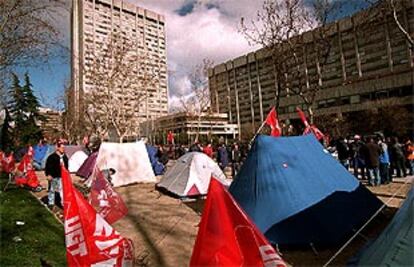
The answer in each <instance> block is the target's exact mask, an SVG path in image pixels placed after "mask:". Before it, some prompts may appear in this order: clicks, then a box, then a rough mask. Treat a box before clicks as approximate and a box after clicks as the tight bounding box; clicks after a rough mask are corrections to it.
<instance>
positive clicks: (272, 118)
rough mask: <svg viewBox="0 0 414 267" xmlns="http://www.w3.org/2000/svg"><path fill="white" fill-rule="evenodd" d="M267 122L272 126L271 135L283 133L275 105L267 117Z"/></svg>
mask: <svg viewBox="0 0 414 267" xmlns="http://www.w3.org/2000/svg"><path fill="white" fill-rule="evenodd" d="M265 122H266V124H267V125H269V126H270V128H272V132H271V133H270V135H271V136H275V137H277V136H281V135H282V128H281V127H280V125H279V120H278V119H277V113H276V109H275V107H273V108H272V109H271V110H270V112H269V114H267V117H266V121H265Z"/></svg>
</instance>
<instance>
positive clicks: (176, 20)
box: [130, 0, 262, 107]
mask: <svg viewBox="0 0 414 267" xmlns="http://www.w3.org/2000/svg"><path fill="white" fill-rule="evenodd" d="M130 1H131V2H133V3H135V4H137V5H138V6H141V7H144V8H147V9H150V10H153V11H155V12H157V13H160V14H162V15H164V16H165V21H166V34H167V61H168V69H169V72H170V74H169V76H170V81H169V87H170V88H169V90H170V93H169V97H170V99H169V103H170V107H172V106H174V104H175V103H177V99H178V95H182V94H183V93H184V94H186V93H189V92H190V88H189V79H188V74H189V73H190V72H191V70H192V69H193V67H194V66H195V65H197V64H200V63H201V62H202V60H203V59H205V58H208V59H211V60H213V61H214V62H215V64H219V63H222V62H225V61H227V60H230V59H232V58H235V57H238V56H241V55H243V54H246V53H247V52H250V51H254V50H256V49H257V48H258V47H251V46H249V44H248V43H247V41H246V40H245V38H244V36H243V35H242V34H241V33H239V32H238V26H239V23H240V18H241V17H242V16H243V17H246V18H247V19H250V18H253V16H254V14H255V13H256V11H257V10H258V9H259V8H260V7H261V5H262V1H249V0H198V1H194V0H193V1H191V0H190V1H188V0H187V1H185V0H174V1H170V0H159V1H154V0H130ZM192 3H194V5H193V6H192V10H191V12H190V13H188V14H187V15H185V16H180V15H179V14H178V13H177V12H176V11H177V10H180V8H181V7H182V6H183V5H186V4H190V5H191V4H192Z"/></svg>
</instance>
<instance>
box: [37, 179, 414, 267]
mask: <svg viewBox="0 0 414 267" xmlns="http://www.w3.org/2000/svg"><path fill="white" fill-rule="evenodd" d="M38 176H39V179H40V180H41V183H42V185H43V186H46V183H47V182H46V179H45V177H44V175H43V173H42V172H39V173H38ZM159 178H160V177H159ZM72 179H73V181H74V182H75V183H79V181H80V179H79V178H78V177H76V176H74V175H73V176H72ZM405 181H406V179H394V181H393V183H391V184H389V185H382V186H380V187H369V189H370V190H371V191H372V192H374V193H375V194H376V195H377V196H378V197H379V198H380V199H381V200H382V201H383V202H387V201H388V200H389V199H390V198H391V197H392V196H393V195H394V193H395V192H397V191H398V193H397V194H396V197H395V198H394V199H393V200H392V201H390V202H389V203H387V207H386V208H385V209H384V210H383V211H382V212H381V213H380V214H379V215H378V216H377V217H376V218H375V219H374V220H373V221H372V222H371V223H370V224H369V225H368V226H367V228H366V229H364V230H363V231H362V232H361V234H360V235H358V236H357V237H356V238H355V239H354V240H353V241H352V242H351V243H350V244H349V245H348V246H347V247H346V249H345V250H344V251H343V252H342V253H341V254H340V255H339V256H338V257H337V258H336V259H335V260H334V261H333V262H332V263H331V265H330V266H345V264H346V262H347V261H348V260H349V259H350V258H351V257H352V256H353V255H355V253H356V252H357V251H358V250H359V249H360V248H361V247H362V246H363V245H364V244H365V243H366V241H367V240H369V239H372V238H375V237H376V236H378V234H379V233H380V232H381V231H382V230H383V229H384V227H386V225H387V224H388V223H389V221H390V220H391V219H392V217H393V215H394V214H395V212H396V210H397V209H398V207H399V206H400V204H401V203H402V202H403V201H404V199H405V196H406V194H407V192H408V190H409V188H410V183H411V182H412V177H410V178H407V181H410V182H409V183H405ZM363 183H366V182H365V181H363ZM116 191H117V192H119V193H120V194H121V195H122V197H123V199H124V201H125V203H126V205H127V206H128V209H129V212H128V215H127V216H126V217H124V218H123V219H121V220H119V221H118V222H116V223H115V224H114V227H115V228H116V230H118V231H119V232H120V233H122V235H123V236H124V237H128V238H131V239H132V240H133V242H134V246H135V258H136V261H135V265H136V266H171V267H177V266H188V263H189V261H190V257H191V253H192V248H193V245H194V242H195V238H196V235H197V231H198V223H199V221H200V214H201V211H202V207H203V204H204V201H203V200H197V201H193V202H182V201H180V200H178V199H175V198H172V197H170V196H166V195H163V194H161V193H159V192H158V191H157V190H155V184H135V185H129V186H125V187H119V188H116ZM46 194H47V192H46V191H42V192H40V193H36V196H37V197H38V198H41V197H44V196H45V195H46ZM59 213H61V211H60V212H58V215H59ZM57 217H59V216H57ZM340 247H341V246H338V247H335V248H330V249H321V248H317V247H316V248H311V247H308V248H302V249H288V248H282V247H281V248H279V249H280V252H281V253H282V257H283V258H284V259H285V261H286V262H287V263H288V264H289V265H292V266H322V265H323V264H325V263H326V262H327V261H328V260H329V259H330V258H331V257H332V256H333V255H334V254H335V253H336V252H337V250H338V249H339V248H340Z"/></svg>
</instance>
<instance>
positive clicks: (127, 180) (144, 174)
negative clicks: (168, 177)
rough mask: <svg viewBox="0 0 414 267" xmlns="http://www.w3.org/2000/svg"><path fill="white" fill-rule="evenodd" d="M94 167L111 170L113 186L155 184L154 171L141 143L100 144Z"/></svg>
mask: <svg viewBox="0 0 414 267" xmlns="http://www.w3.org/2000/svg"><path fill="white" fill-rule="evenodd" d="M96 167H97V168H99V169H100V170H104V169H109V168H113V169H114V170H115V171H116V173H115V174H114V175H112V183H113V184H114V186H122V185H127V184H131V183H142V182H144V183H146V182H156V181H157V180H156V178H155V175H154V171H153V170H152V167H151V163H150V160H149V157H148V153H147V150H146V148H145V144H144V142H143V141H139V142H136V143H123V144H120V143H102V144H101V146H100V148H99V152H98V157H97V159H96Z"/></svg>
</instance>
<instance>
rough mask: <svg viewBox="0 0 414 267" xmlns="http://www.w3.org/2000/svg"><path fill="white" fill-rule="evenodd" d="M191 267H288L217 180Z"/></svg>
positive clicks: (212, 188)
mask: <svg viewBox="0 0 414 267" xmlns="http://www.w3.org/2000/svg"><path fill="white" fill-rule="evenodd" d="M190 266H274V267H282V266H286V264H285V262H284V261H283V260H282V258H281V257H280V256H279V254H278V253H277V252H276V250H275V249H274V248H273V247H272V246H271V245H270V244H269V242H268V241H267V240H266V238H265V237H264V236H263V234H262V233H261V232H260V231H259V230H258V229H257V228H256V226H255V225H254V224H253V223H252V222H251V220H250V219H249V218H248V217H247V215H246V214H245V213H244V212H243V210H242V209H241V208H240V207H239V206H238V204H237V203H236V201H235V200H234V199H233V197H232V196H231V195H230V193H229V192H228V191H227V190H225V189H224V187H223V185H222V184H221V183H220V182H218V181H217V180H216V179H213V178H212V179H211V181H210V187H209V191H208V195H207V200H206V203H205V206H204V210H203V215H202V217H201V222H200V228H199V230H198V234H197V239H196V242H195V245H194V248H193V255H192V256H191V261H190Z"/></svg>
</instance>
